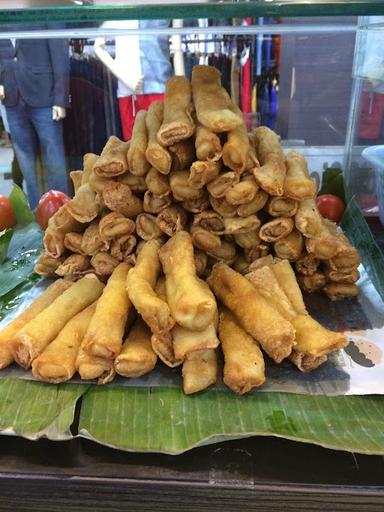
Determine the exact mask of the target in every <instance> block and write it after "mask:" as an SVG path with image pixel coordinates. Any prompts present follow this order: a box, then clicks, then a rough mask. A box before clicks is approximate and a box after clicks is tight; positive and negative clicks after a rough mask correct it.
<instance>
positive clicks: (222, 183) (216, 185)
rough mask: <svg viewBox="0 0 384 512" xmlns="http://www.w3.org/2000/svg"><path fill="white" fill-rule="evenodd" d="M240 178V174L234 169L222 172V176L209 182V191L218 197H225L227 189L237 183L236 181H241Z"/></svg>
mask: <svg viewBox="0 0 384 512" xmlns="http://www.w3.org/2000/svg"><path fill="white" fill-rule="evenodd" d="M239 179H240V178H239V176H237V175H236V173H234V172H232V171H229V172H225V173H223V174H220V176H218V177H217V178H216V179H214V180H213V181H211V182H210V183H208V185H207V189H208V192H209V193H210V195H211V196H212V197H214V198H216V199H218V198H219V197H224V196H225V194H226V193H227V190H229V189H230V188H231V187H233V186H234V185H236V183H239Z"/></svg>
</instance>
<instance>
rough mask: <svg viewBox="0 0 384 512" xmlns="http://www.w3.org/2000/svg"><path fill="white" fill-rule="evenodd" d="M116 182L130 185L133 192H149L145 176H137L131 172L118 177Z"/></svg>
mask: <svg viewBox="0 0 384 512" xmlns="http://www.w3.org/2000/svg"><path fill="white" fill-rule="evenodd" d="M116 181H118V182H119V183H124V184H125V185H128V187H129V188H130V189H131V190H132V192H145V191H146V190H147V184H146V182H145V176H135V175H133V174H132V173H131V172H129V171H128V172H126V173H125V174H122V175H121V176H118V177H117V180H116Z"/></svg>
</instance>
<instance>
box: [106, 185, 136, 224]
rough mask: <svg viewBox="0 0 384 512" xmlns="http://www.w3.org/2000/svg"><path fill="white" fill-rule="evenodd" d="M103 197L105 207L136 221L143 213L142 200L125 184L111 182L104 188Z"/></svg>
mask: <svg viewBox="0 0 384 512" xmlns="http://www.w3.org/2000/svg"><path fill="white" fill-rule="evenodd" d="M102 197H103V201H104V203H105V206H107V207H108V208H109V209H110V210H112V211H113V212H118V213H121V214H122V215H124V216H125V217H128V218H132V219H134V218H136V216H137V215H139V213H141V212H142V211H143V203H142V201H141V199H140V198H139V197H137V196H135V194H133V193H132V191H131V189H130V188H129V186H128V185H126V184H125V183H117V182H114V181H111V182H110V183H108V185H106V186H105V187H104V189H103V192H102Z"/></svg>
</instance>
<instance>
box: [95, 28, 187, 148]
mask: <svg viewBox="0 0 384 512" xmlns="http://www.w3.org/2000/svg"><path fill="white" fill-rule="evenodd" d="M168 25H169V24H168V21H167V20H141V21H135V20H130V21H113V22H106V23H104V24H103V27H104V28H125V29H135V28H136V29H137V28H142V29H144V28H166V27H168ZM173 44H174V43H173ZM105 46H106V41H105V39H104V38H97V39H96V41H95V53H96V55H97V57H98V58H99V59H100V60H101V61H102V62H103V64H104V65H105V66H107V67H108V69H109V70H110V71H111V72H112V73H113V74H114V75H115V76H116V77H117V78H118V87H117V97H118V99H119V109H120V118H121V124H122V128H123V136H124V139H125V140H129V139H130V138H131V135H132V128H133V124H134V120H135V117H136V112H138V111H139V110H141V109H145V110H147V109H148V107H149V105H150V104H151V103H152V102H153V101H155V100H158V99H162V98H163V97H164V91H165V83H166V81H167V80H168V78H170V76H171V75H172V67H171V63H170V56H169V37H168V36H167V35H164V36H163V35H160V36H137V35H124V36H117V37H116V46H115V58H113V57H112V56H111V55H110V54H109V53H108V51H107V50H106V49H105ZM180 46H181V45H180ZM178 58H179V61H180V57H178ZM182 71H183V69H182ZM181 74H183V73H181Z"/></svg>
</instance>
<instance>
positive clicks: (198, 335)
mask: <svg viewBox="0 0 384 512" xmlns="http://www.w3.org/2000/svg"><path fill="white" fill-rule="evenodd" d="M217 323H218V322H217V318H216V319H215V321H214V322H212V323H210V324H209V325H208V327H206V328H205V329H204V330H203V331H191V330H190V329H185V327H180V325H177V324H176V325H175V326H174V328H173V329H172V338H173V350H174V352H175V357H176V358H177V359H185V358H186V357H187V356H188V355H189V354H191V353H192V352H196V351H198V350H207V349H213V348H216V347H218V346H219V344H220V341H219V338H218V337H217Z"/></svg>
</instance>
